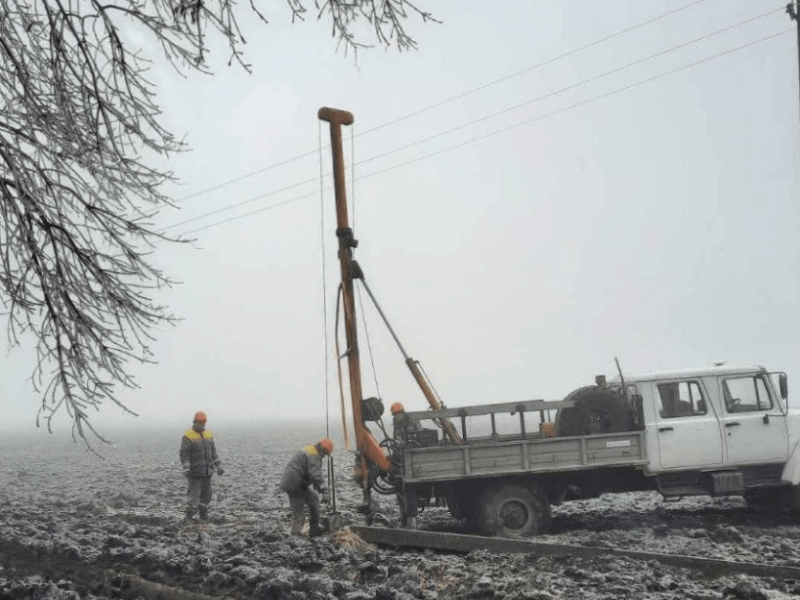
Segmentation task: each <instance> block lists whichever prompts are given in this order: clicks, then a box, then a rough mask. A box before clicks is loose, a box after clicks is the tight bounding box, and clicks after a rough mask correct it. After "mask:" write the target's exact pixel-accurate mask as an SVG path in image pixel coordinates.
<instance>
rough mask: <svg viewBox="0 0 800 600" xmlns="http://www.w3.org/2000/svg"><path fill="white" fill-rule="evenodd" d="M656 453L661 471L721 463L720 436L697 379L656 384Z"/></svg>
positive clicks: (716, 420)
mask: <svg viewBox="0 0 800 600" xmlns="http://www.w3.org/2000/svg"><path fill="white" fill-rule="evenodd" d="M655 389H656V394H655V409H656V411H655V412H656V431H655V434H656V435H657V436H658V453H659V459H660V462H661V468H663V469H677V468H692V467H707V466H712V465H721V464H722V460H723V458H722V448H723V441H722V434H721V431H720V421H719V418H718V417H717V415H716V413H715V412H714V407H713V405H712V403H711V402H709V401H708V398H707V394H706V393H705V391H704V390H703V386H702V385H701V384H700V382H699V381H698V380H686V381H670V382H665V383H656V384H655Z"/></svg>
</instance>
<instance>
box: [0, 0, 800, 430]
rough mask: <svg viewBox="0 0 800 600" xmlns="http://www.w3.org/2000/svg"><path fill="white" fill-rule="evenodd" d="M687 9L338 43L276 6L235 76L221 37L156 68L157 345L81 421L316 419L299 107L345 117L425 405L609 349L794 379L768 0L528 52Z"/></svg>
mask: <svg viewBox="0 0 800 600" xmlns="http://www.w3.org/2000/svg"><path fill="white" fill-rule="evenodd" d="M689 4H692V2H691V0H682V1H669V2H641V1H636V0H607V1H605V2H591V1H589V0H579V1H573V2H558V1H555V0H550V1H544V0H542V1H537V2H530V1H528V0H507V1H506V2H503V3H489V2H478V1H473V0H463V1H462V2H458V3H445V2H439V1H435V0H434V1H427V2H425V3H424V4H423V5H422V6H424V7H425V8H427V9H428V10H430V11H431V12H433V13H434V15H435V16H436V17H437V18H438V19H440V20H441V21H442V23H441V24H438V23H428V24H422V23H420V22H419V21H418V20H414V19H412V20H411V21H410V22H409V23H408V27H409V29H410V31H411V32H412V33H413V34H414V35H415V37H416V39H417V41H418V43H419V49H418V50H417V51H413V52H408V53H398V52H396V51H395V50H393V49H390V50H384V49H381V48H373V49H368V50H363V51H361V52H360V53H359V54H358V59H357V62H356V61H355V60H354V59H353V57H352V56H351V55H348V56H345V55H344V53H343V52H341V51H339V52H338V53H337V51H336V44H335V40H333V39H331V38H330V35H329V30H328V28H327V26H326V25H325V24H324V23H322V24H320V23H316V22H315V21H314V20H313V18H311V19H309V21H308V22H306V23H300V24H297V25H294V26H293V25H291V24H290V22H289V17H290V15H289V14H288V12H287V11H286V10H285V9H284V8H283V6H282V5H281V4H280V3H275V4H274V7H273V8H272V9H271V11H270V12H269V16H270V23H269V25H267V26H263V25H259V24H258V23H256V21H255V19H253V18H250V17H247V18H244V19H243V26H244V29H245V36H246V38H247V39H248V41H249V43H248V45H247V46H246V53H247V54H246V58H247V60H248V61H249V62H250V63H252V65H253V70H254V72H253V74H252V75H248V74H247V73H245V72H243V71H242V70H241V69H238V68H236V67H228V66H227V58H228V56H227V54H226V53H225V51H224V48H221V47H220V48H216V49H215V50H216V51H215V53H214V54H213V55H212V59H211V60H212V66H213V68H214V70H215V71H216V75H215V76H214V77H203V76H192V77H191V78H189V79H183V78H181V77H180V76H178V75H176V74H175V73H174V71H173V70H172V69H170V68H169V67H167V66H166V65H157V66H156V67H154V69H153V72H152V77H151V79H152V80H153V81H154V82H155V83H156V84H157V85H158V86H159V89H160V96H159V102H160V104H161V106H162V108H163V110H164V122H165V124H166V125H167V126H168V127H169V128H170V129H171V130H172V131H173V132H175V133H176V134H179V135H185V136H186V141H187V142H188V144H189V145H190V146H191V149H192V150H191V152H188V153H185V154H183V155H179V156H173V157H170V158H169V160H166V161H164V162H163V163H162V164H164V165H165V166H166V168H169V169H171V170H173V171H174V172H175V174H176V175H177V176H178V177H179V178H180V179H181V180H182V185H181V186H176V187H174V188H171V193H172V194H173V197H174V198H175V199H176V201H177V204H178V207H179V208H178V209H168V210H165V211H164V212H163V214H162V215H160V217H159V221H158V226H159V227H163V228H165V229H166V231H167V232H169V233H170V234H173V235H176V234H187V235H188V236H189V237H192V238H196V240H197V241H196V243H195V244H194V245H193V246H189V245H185V246H169V245H165V246H164V247H162V248H160V249H159V251H158V253H157V254H156V255H155V257H154V262H155V263H156V264H157V265H159V266H160V267H162V268H163V269H164V270H165V271H167V272H168V273H169V274H170V275H171V276H172V277H173V278H175V279H177V280H179V281H180V282H181V284H180V285H178V286H176V287H175V288H173V289H172V290H168V291H166V292H165V293H164V295H163V300H164V301H166V302H168V303H169V304H170V306H171V308H172V310H173V311H174V312H175V313H176V314H177V315H178V316H180V317H181V318H182V321H181V322H180V323H179V324H178V325H177V326H176V327H174V328H165V329H163V330H161V331H159V332H158V341H157V343H155V344H154V348H153V349H154V352H155V356H156V360H157V361H158V364H157V365H147V366H136V365H132V366H131V368H132V369H133V371H134V373H135V374H136V376H137V381H138V382H139V384H140V385H141V389H140V390H138V391H135V392H124V393H123V394H122V395H121V398H122V399H123V400H124V401H125V402H126V403H127V405H128V406H129V407H130V408H131V409H132V410H133V411H135V412H137V413H138V414H139V415H140V416H139V417H138V418H132V417H127V416H124V415H123V413H122V411H120V410H119V409H118V408H116V407H114V406H112V405H108V406H106V407H105V408H104V409H103V411H102V412H101V413H100V414H98V415H96V416H95V420H96V422H97V423H98V424H99V425H101V426H102V425H103V424H104V423H107V424H119V423H122V424H130V426H131V427H147V426H150V425H152V424H153V423H159V424H162V425H163V424H174V426H175V427H176V428H182V427H185V426H186V425H188V423H189V421H190V419H191V414H192V413H193V412H194V411H195V410H197V409H200V408H202V409H203V410H205V411H207V412H208V414H209V427H210V428H212V429H214V425H215V423H219V424H224V423H225V422H226V421H234V420H248V421H250V422H252V423H258V422H259V421H262V422H267V421H268V420H269V421H273V420H275V419H277V418H312V419H318V418H320V419H321V418H324V416H325V413H326V405H327V412H328V414H329V415H330V419H331V420H332V421H333V422H334V423H335V422H336V421H337V419H338V408H337V407H338V402H339V398H338V390H337V388H336V376H335V370H334V368H335V362H336V359H335V356H334V350H333V343H334V333H333V324H334V318H335V315H334V308H335V304H336V300H335V298H336V296H335V294H336V286H337V285H338V276H339V265H338V262H337V256H336V248H337V246H336V239H335V236H334V231H335V228H336V222H335V215H334V212H333V209H334V199H333V194H332V192H331V191H329V190H327V189H326V190H325V191H324V192H322V197H320V188H321V187H324V188H327V187H329V186H330V184H331V180H330V175H329V172H330V161H331V159H330V151H329V150H328V149H327V148H324V147H323V148H322V149H321V150H320V146H321V144H322V146H325V145H327V143H328V141H329V138H328V130H327V125H326V124H320V123H319V122H318V120H317V117H316V114H317V110H318V109H319V108H320V107H321V106H332V107H336V108H341V109H345V110H349V111H350V112H352V113H353V114H354V116H355V124H354V125H353V127H352V128H345V131H344V138H345V154H346V163H347V174H348V194H349V200H350V201H352V202H353V213H354V214H351V219H352V221H353V222H354V224H355V235H356V238H357V239H358V240H359V247H358V249H357V251H356V258H357V259H358V261H359V263H360V264H361V266H362V268H363V270H364V272H365V275H366V279H367V282H368V283H369V285H370V287H371V288H372V290H373V292H374V293H375V294H376V296H377V298H378V300H379V302H380V303H381V307H382V309H383V310H384V311H385V313H386V314H387V317H388V318H389V320H390V322H391V323H392V326H393V328H394V329H395V331H396V332H397V334H398V336H399V337H400V340H401V341H402V343H403V345H404V347H405V349H406V351H407V352H408V353H409V354H410V355H411V356H413V357H414V358H417V359H418V360H420V361H421V363H422V364H423V366H424V368H425V370H426V372H427V373H428V375H429V376H430V378H431V380H432V381H433V383H434V385H435V387H436V389H437V390H438V392H439V393H440V394H441V396H442V398H443V399H444V401H445V402H446V403H447V404H448V406H451V407H452V406H458V405H460V404H477V403H484V402H508V401H514V400H527V399H535V398H545V399H560V398H562V397H563V396H565V395H566V394H567V393H568V392H570V391H571V390H572V389H574V388H576V387H579V386H581V385H586V384H589V383H591V382H592V381H593V379H594V376H595V375H596V374H599V373H606V374H608V375H609V376H612V375H614V374H615V365H614V357H618V358H619V360H620V362H621V364H622V367H623V369H624V370H625V371H626V372H640V371H654V370H661V369H675V368H684V367H685V368H689V367H703V366H711V364H712V363H713V362H714V361H726V362H727V363H729V364H752V363H755V364H763V365H766V366H767V367H769V368H770V369H773V370H783V371H786V372H787V373H788V375H789V381H790V392H791V391H792V390H793V389H796V386H798V385H800V367H798V364H800V341H799V340H800V319H798V318H797V315H796V306H797V304H798V302H797V300H798V278H797V270H798V256H799V255H800V219H799V218H798V217H799V216H800V215H799V214H798V212H799V211H800V208H798V196H799V194H798V182H799V178H798V164H800V163H799V162H798V158H800V157H799V156H798V140H800V123H798V120H799V119H798V115H799V114H800V109H799V108H798V106H799V102H798V81H797V79H798V73H797V72H798V68H797V39H796V36H795V34H794V33H793V32H794V29H793V27H794V23H793V22H792V21H790V20H789V18H788V16H787V15H786V14H785V13H784V12H783V6H782V5H781V3H775V2H772V1H767V0H758V1H756V0H749V1H745V0H726V1H723V0H706V1H704V2H700V3H697V4H696V5H694V6H692V7H691V8H688V9H686V10H684V11H681V12H677V13H675V14H674V15H671V16H669V17H665V18H663V19H660V20H657V21H655V22H653V23H651V24H649V25H647V26H643V27H641V28H638V29H635V30H633V31H631V32H628V33H625V34H622V35H619V36H618V37H615V38H613V39H611V40H609V41H607V42H604V43H601V44H597V45H595V46H593V47H591V48H590V49H587V50H584V51H580V52H575V53H573V54H571V55H569V56H566V57H564V58H561V59H557V60H552V62H549V63H547V64H545V65H544V66H541V67H539V68H533V67H535V66H536V65H539V64H540V63H544V62H546V61H550V60H551V59H554V58H556V57H559V56H561V55H563V54H565V53H569V52H572V51H573V50H575V49H578V48H581V47H583V46H586V45H587V44H589V43H591V42H593V41H595V40H599V39H602V38H605V37H607V36H610V35H612V34H615V33H617V32H620V31H623V30H625V29H627V28H630V27H632V26H634V25H637V24H639V23H642V22H644V21H647V20H649V19H652V18H654V17H657V16H659V15H662V14H665V13H667V12H669V11H670V10H673V9H676V8H679V7H681V6H685V5H689ZM768 11H773V12H772V13H771V14H770V15H769V16H767V17H764V18H761V19H757V20H754V21H752V22H750V23H747V24H743V25H741V26H738V27H733V28H731V29H730V30H728V31H726V32H723V33H721V34H719V35H714V36H710V37H708V38H707V39H705V40H703V41H700V42H698V43H693V44H689V45H686V46H685V47H683V48H679V49H677V50H675V51H673V52H668V53H665V54H663V55H661V56H658V57H657V58H654V59H653V60H649V61H646V62H641V63H640V64H635V65H633V66H631V67H629V68H624V69H622V68H621V67H624V66H625V65H628V64H630V63H633V62H635V61H639V60H641V59H644V58H646V57H649V56H651V55H655V54H658V53H660V52H663V51H665V50H669V49H671V48H676V47H678V46H681V45H682V44H686V43H687V42H690V41H692V40H696V39H698V38H702V37H703V36H708V35H709V34H711V33H713V32H716V31H718V30H722V29H724V28H726V27H730V26H733V25H736V24H738V23H741V22H744V21H746V20H748V19H752V18H754V17H757V16H759V15H762V14H764V13H767V12H768ZM780 33H783V34H782V35H778V36H777V37H774V38H772V39H770V40H767V41H763V42H761V43H757V44H753V45H751V46H748V47H746V48H743V49H739V50H735V51H731V50H733V49H735V48H737V47H739V46H743V45H745V44H749V43H752V42H755V41H757V40H760V39H762V38H765V37H767V36H771V35H773V34H780ZM727 51H731V52H730V53H728V54H726V55H724V56H721V57H718V58H713V59H710V60H707V61H706V62H702V63H700V64H696V65H694V66H691V67H688V65H691V64H692V63H697V62H698V61H703V60H705V59H709V58H710V57H713V56H715V55H718V54H721V53H724V52H727ZM683 67H687V68H683ZM614 69H619V70H618V71H617V72H615V73H613V74H611V75H608V76H604V77H597V76H598V75H601V74H603V73H606V72H608V71H611V70H614ZM673 71H674V72H673ZM514 74H518V75H515V76H513V77H509V76H511V75H514ZM504 78H506V79H504ZM503 79H504V80H503ZM500 80H502V81H500ZM495 82H496V83H495ZM581 82H585V83H584V84H582V85H575V84H578V83H581ZM563 88H569V89H567V90H566V91H564V92H562V93H557V94H553V92H556V91H557V90H560V89H563ZM466 92H469V93H468V94H466V95H463V94H465V93H466ZM462 95H463V96H462ZM548 95H549V96H548ZM458 96H462V97H460V98H459V97H458ZM452 98H456V99H453V100H450V101H447V100H448V99H452ZM539 98H541V99H539ZM537 99H539V100H537ZM430 107H434V108H430ZM513 107H518V108H513ZM429 108H430V109H429ZM426 109H429V110H426ZM413 113H418V114H416V115H415V116H412V117H409V118H406V119H402V120H399V121H398V122H396V123H394V124H390V125H387V126H383V125H385V124H387V123H392V122H394V121H395V120H397V119H400V118H401V117H404V116H406V115H409V114H413ZM492 115H495V116H492ZM376 128H378V129H376ZM373 129H374V131H372V130H373ZM450 130H454V131H452V132H451V133H446V134H442V135H437V134H440V133H443V132H448V131H450ZM426 140H427V141H426ZM397 149H400V150H397ZM395 150H396V151H395ZM390 151H394V152H391V153H390ZM384 153H387V154H385V155H384ZM305 154H308V156H305V157H304V158H299V159H297V160H292V161H289V162H288V163H287V164H285V165H282V166H279V167H275V168H272V169H266V167H269V166H270V165H275V164H278V163H282V162H284V161H288V160H289V159H292V158H294V157H298V156H301V155H305ZM354 162H355V163H357V165H356V166H355V167H353V163H354ZM320 164H322V166H323V168H324V169H325V175H324V177H323V182H322V184H321V183H320ZM262 169H264V172H262V173H260V174H258V175H254V176H251V177H247V178H244V179H242V180H240V181H238V182H232V183H227V184H226V182H231V181H232V180H234V179H236V178H239V177H241V176H243V175H246V174H248V173H252V172H254V171H258V170H262ZM353 175H355V178H356V180H355V182H353V181H352V176H353ZM301 182H306V183H303V184H301V185H299V184H300V183H301ZM221 184H226V185H222V186H221V187H219V188H218V189H214V190H211V191H206V190H209V189H210V188H213V187H216V186H220V185H221ZM288 186H294V187H291V189H287V190H286V191H283V192H280V191H279V190H281V189H282V188H285V187H288ZM200 192H205V193H200ZM195 194H196V195H195ZM190 195H191V197H188V198H187V196H190ZM258 196H264V197H262V198H260V199H258V200H253V201H251V202H245V201H247V200H249V199H252V198H256V197H258ZM184 198H185V200H182V199H184ZM237 203H242V204H241V205H240V206H238V208H235V209H233V210H230V211H225V212H219V213H217V214H213V215H210V214H209V213H212V212H213V211H218V210H220V209H224V208H226V207H229V206H233V205H235V204H237ZM270 207H271V208H270ZM256 211H260V212H256ZM204 215H206V216H204ZM199 217H202V218H199ZM233 217H238V218H235V219H233V220H230V221H228V222H223V221H225V220H226V219H231V218H233ZM195 218H197V219H196V220H194V221H191V222H187V223H184V224H182V225H177V226H176V225H175V224H177V223H181V222H183V221H186V220H188V219H195ZM198 228H204V229H200V230H198ZM323 233H324V238H323ZM323 274H324V278H325V282H324V287H323ZM323 298H324V299H325V302H323ZM363 301H364V303H365V306H367V303H368V300H367V298H366V296H364V297H363ZM325 308H326V309H327V313H324V312H323V310H324V309H325ZM324 324H326V325H324ZM360 328H361V332H362V333H363V332H364V331H365V329H366V331H367V332H368V334H369V342H370V343H369V345H367V342H366V339H365V338H363V337H362V348H361V354H362V371H363V373H364V380H365V383H364V385H365V395H378V393H379V395H380V396H382V397H383V398H384V400H385V401H386V402H387V404H391V403H392V402H394V401H397V400H401V401H403V402H405V404H406V405H407V407H410V408H413V409H418V410H421V409H423V408H425V406H426V405H425V402H424V398H423V397H422V395H421V394H420V393H419V392H418V391H417V390H416V387H415V385H414V383H413V380H412V379H411V376H410V375H409V374H408V373H407V371H406V369H405V366H404V364H403V361H402V357H401V355H400V354H399V352H398V351H397V349H396V348H395V346H394V344H393V342H392V341H391V339H390V337H389V335H388V333H387V332H386V330H385V328H384V327H383V326H382V325H381V324H380V323H379V322H378V320H377V319H376V318H375V313H374V311H373V310H369V309H368V310H367V321H366V328H365V326H364V322H361V323H360ZM326 332H327V335H326ZM326 342H327V345H328V348H327V350H326V348H325V347H324V345H325V343H326ZM341 343H342V346H344V340H343V339H342V342H341ZM28 346H29V347H28V348H23V349H19V350H14V351H12V352H11V353H9V354H7V356H6V358H5V360H4V362H3V363H2V366H0V370H2V386H3V395H4V397H5V399H6V402H5V404H6V411H5V414H4V417H5V418H4V420H3V421H4V423H3V426H4V427H14V428H27V427H30V428H33V427H34V417H35V414H36V410H37V407H38V399H37V396H36V395H35V394H34V392H33V391H32V389H31V386H30V382H29V381H27V378H28V377H29V375H30V372H31V371H32V370H33V367H34V362H33V361H34V355H33V353H32V352H31V351H30V346H31V344H30V343H29V344H28ZM326 356H327V359H328V361H327V367H328V372H327V376H326V372H325V368H326ZM373 362H374V364H375V368H376V373H377V376H373V372H372V363H373ZM376 380H377V388H376V383H375V381H376ZM326 387H327V389H326ZM791 397H794V394H791ZM790 404H793V405H794V406H797V404H796V401H794V400H791V401H790ZM56 423H57V425H58V424H59V423H60V425H59V426H60V427H63V428H67V427H68V422H67V420H66V419H64V418H62V419H61V420H60V421H58V420H57V421H56Z"/></svg>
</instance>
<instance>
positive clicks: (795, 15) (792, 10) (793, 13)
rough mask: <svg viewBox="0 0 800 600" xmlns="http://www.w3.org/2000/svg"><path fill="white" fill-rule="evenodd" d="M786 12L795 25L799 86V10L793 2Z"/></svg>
mask: <svg viewBox="0 0 800 600" xmlns="http://www.w3.org/2000/svg"><path fill="white" fill-rule="evenodd" d="M786 12H787V13H788V15H789V17H790V18H791V19H792V21H794V22H795V23H797V70H798V83H799V84H800V10H798V7H797V6H795V0H792V1H791V2H789V4H787V5H786Z"/></svg>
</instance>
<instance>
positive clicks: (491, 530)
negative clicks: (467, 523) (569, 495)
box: [475, 483, 550, 538]
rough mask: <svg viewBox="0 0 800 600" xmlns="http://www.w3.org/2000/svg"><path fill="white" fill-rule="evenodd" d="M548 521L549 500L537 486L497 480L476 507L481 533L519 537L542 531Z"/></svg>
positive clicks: (477, 522) (476, 518) (477, 524)
mask: <svg viewBox="0 0 800 600" xmlns="http://www.w3.org/2000/svg"><path fill="white" fill-rule="evenodd" d="M549 524H550V503H549V502H548V501H547V497H546V496H545V495H544V493H543V492H542V491H541V490H540V489H539V488H538V487H537V486H531V487H527V486H524V485H520V484H517V483H505V484H497V485H494V486H492V487H490V488H489V489H488V490H486V491H485V492H484V493H483V494H482V495H481V496H480V498H479V499H478V503H477V506H476V507H475V525H476V527H477V529H478V532H479V533H480V534H481V535H489V536H497V537H507V538H520V537H529V536H533V535H536V534H537V533H544V532H545V531H546V530H547V527H548V526H549Z"/></svg>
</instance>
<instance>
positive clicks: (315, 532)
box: [308, 521, 325, 537]
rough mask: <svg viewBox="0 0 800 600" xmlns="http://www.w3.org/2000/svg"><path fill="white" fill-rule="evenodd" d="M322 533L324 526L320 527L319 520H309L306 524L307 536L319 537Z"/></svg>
mask: <svg viewBox="0 0 800 600" xmlns="http://www.w3.org/2000/svg"><path fill="white" fill-rule="evenodd" d="M323 533H325V528H324V527H320V525H319V521H311V522H310V523H309V525H308V536H309V537H319V536H321V535H322V534H323Z"/></svg>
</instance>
